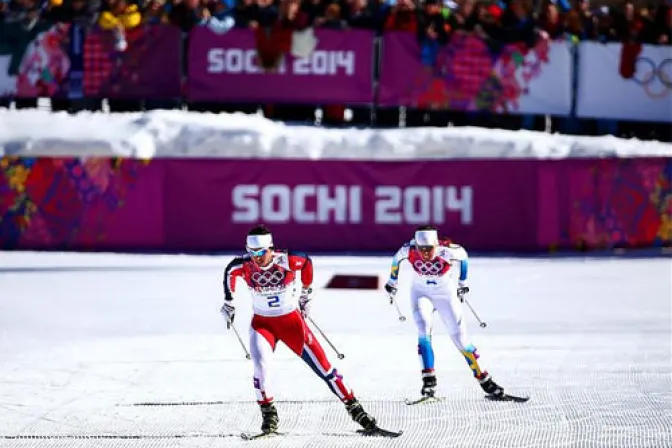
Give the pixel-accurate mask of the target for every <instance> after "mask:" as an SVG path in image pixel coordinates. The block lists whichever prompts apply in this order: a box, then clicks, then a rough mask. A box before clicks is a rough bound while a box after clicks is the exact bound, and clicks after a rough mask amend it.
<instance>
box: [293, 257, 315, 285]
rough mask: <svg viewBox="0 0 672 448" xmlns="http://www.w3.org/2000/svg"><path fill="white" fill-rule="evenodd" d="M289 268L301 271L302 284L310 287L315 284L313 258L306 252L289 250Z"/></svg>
mask: <svg viewBox="0 0 672 448" xmlns="http://www.w3.org/2000/svg"><path fill="white" fill-rule="evenodd" d="M288 255H289V256H288V258H289V268H290V269H291V270H292V271H301V284H302V285H303V287H304V288H308V287H309V286H311V285H312V284H313V260H311V259H310V257H309V256H308V254H306V253H305V252H289V254H288Z"/></svg>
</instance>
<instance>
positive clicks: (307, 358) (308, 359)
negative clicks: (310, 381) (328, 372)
mask: <svg viewBox="0 0 672 448" xmlns="http://www.w3.org/2000/svg"><path fill="white" fill-rule="evenodd" d="M301 359H303V360H304V361H305V362H306V364H308V365H309V366H310V368H311V369H313V372H315V374H316V375H317V376H319V377H320V378H322V379H325V378H324V376H322V372H320V369H318V368H317V366H316V365H315V363H314V362H313V359H312V358H311V357H310V356H309V355H308V352H306V351H305V350H304V351H303V353H301Z"/></svg>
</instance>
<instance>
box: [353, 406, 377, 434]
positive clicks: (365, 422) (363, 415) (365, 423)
mask: <svg viewBox="0 0 672 448" xmlns="http://www.w3.org/2000/svg"><path fill="white" fill-rule="evenodd" d="M345 409H346V410H347V411H348V414H350V417H352V419H353V420H354V421H356V422H357V423H359V424H360V425H361V426H362V428H364V430H366V431H373V430H374V429H376V428H377V426H376V419H375V418H373V417H371V416H370V415H369V414H367V412H366V411H365V410H364V408H363V407H362V405H361V404H360V403H359V401H357V399H356V398H353V399H352V400H349V401H346V402H345Z"/></svg>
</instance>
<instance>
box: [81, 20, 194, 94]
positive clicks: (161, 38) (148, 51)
mask: <svg viewBox="0 0 672 448" xmlns="http://www.w3.org/2000/svg"><path fill="white" fill-rule="evenodd" d="M180 39H181V37H180V30H179V29H178V28H176V27H171V26H160V25H153V26H152V25H147V26H141V27H138V28H134V29H132V30H127V31H126V41H127V44H128V47H127V48H126V50H125V51H123V52H121V51H118V50H116V49H115V36H114V34H113V33H112V32H111V31H103V30H95V31H92V32H91V33H89V34H88V35H87V37H86V41H85V44H84V94H85V95H86V96H89V97H95V98H120V99H121V98H123V99H162V98H178V97H179V96H180V94H181V89H182V87H181V82H182V81H181V75H180V70H181V69H180Z"/></svg>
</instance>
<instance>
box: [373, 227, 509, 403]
mask: <svg viewBox="0 0 672 448" xmlns="http://www.w3.org/2000/svg"><path fill="white" fill-rule="evenodd" d="M404 260H407V261H408V262H409V264H410V265H411V268H412V273H411V278H412V280H411V307H412V309H413V318H414V320H415V324H416V327H417V329H418V355H419V357H420V363H421V365H422V381H423V386H422V389H421V393H422V395H423V396H425V397H433V396H434V393H435V389H436V383H437V382H436V375H435V372H434V350H433V347H432V317H433V314H434V311H437V312H438V315H439V317H440V318H441V320H442V321H443V323H444V324H445V325H446V327H447V328H448V333H449V334H450V337H451V339H452V340H453V343H454V344H455V346H456V347H457V349H458V350H459V351H460V353H462V355H463V356H464V358H465V360H466V361H467V365H468V366H469V368H470V369H471V371H472V372H473V374H474V377H475V378H476V379H477V380H478V382H479V384H480V386H481V387H482V388H483V390H484V391H485V392H486V393H487V394H488V395H491V396H493V397H497V396H502V395H503V394H504V389H503V388H502V387H501V386H499V385H498V384H497V383H495V382H494V381H493V380H492V377H491V376H490V375H489V374H488V372H487V371H485V370H483V369H482V368H481V366H480V363H479V362H478V359H479V355H478V354H477V353H476V347H474V345H473V344H471V342H470V341H469V338H468V336H467V329H466V324H465V322H464V319H463V312H462V311H463V309H462V303H463V302H464V296H465V294H467V293H468V292H469V286H468V283H467V282H468V256H467V251H466V250H465V249H464V248H463V247H462V246H460V245H458V244H454V243H453V242H451V241H450V240H448V239H444V238H439V235H438V231H437V229H436V228H434V227H432V226H422V227H419V228H417V229H416V231H415V235H414V238H413V239H412V240H411V241H410V242H409V243H406V244H404V245H403V246H402V247H401V249H399V250H398V251H397V253H396V254H395V256H394V259H393V260H392V266H391V270H390V278H389V280H388V281H387V283H386V285H385V290H386V291H387V293H388V294H389V295H390V298H391V300H394V297H395V295H396V293H397V287H398V281H399V265H400V263H401V262H402V261H404Z"/></svg>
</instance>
